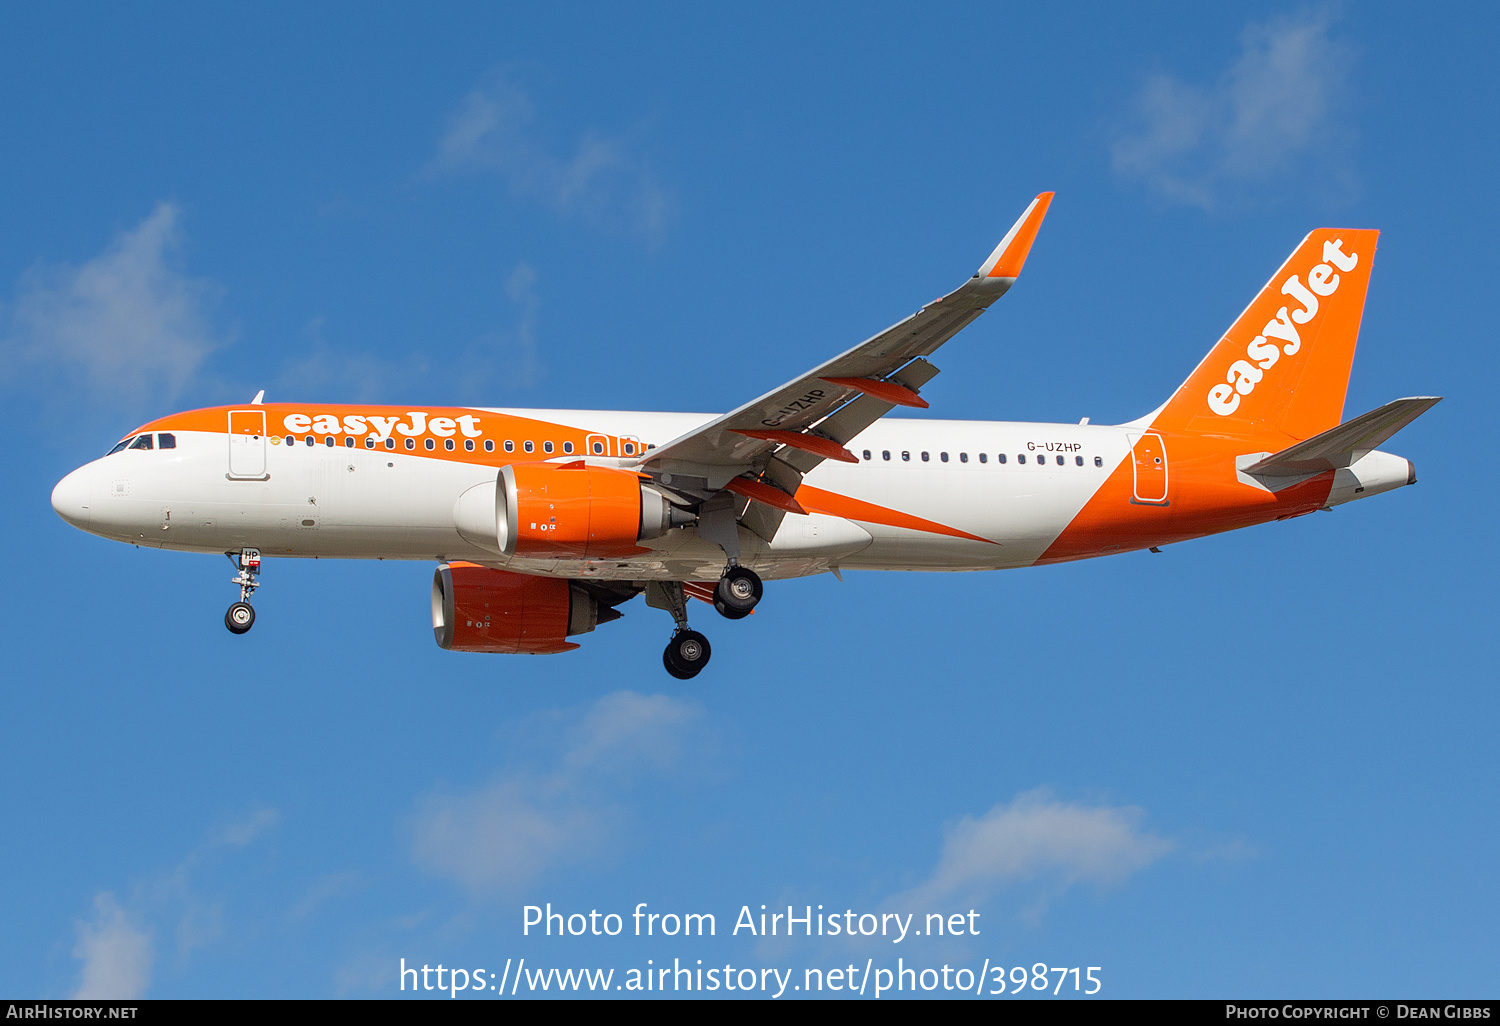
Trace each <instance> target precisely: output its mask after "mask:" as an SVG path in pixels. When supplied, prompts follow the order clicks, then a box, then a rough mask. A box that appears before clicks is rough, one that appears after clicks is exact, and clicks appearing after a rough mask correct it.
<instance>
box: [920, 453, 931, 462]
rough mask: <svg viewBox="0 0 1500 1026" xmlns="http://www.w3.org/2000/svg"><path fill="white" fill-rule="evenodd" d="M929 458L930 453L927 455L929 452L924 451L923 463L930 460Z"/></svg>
mask: <svg viewBox="0 0 1500 1026" xmlns="http://www.w3.org/2000/svg"><path fill="white" fill-rule="evenodd" d="M929 459H930V457H928V455H927V454H926V453H925V452H924V453H923V454H922V462H923V463H926V462H928V461H929Z"/></svg>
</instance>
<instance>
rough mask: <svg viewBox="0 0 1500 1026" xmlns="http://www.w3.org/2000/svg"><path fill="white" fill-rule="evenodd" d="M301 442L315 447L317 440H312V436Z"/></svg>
mask: <svg viewBox="0 0 1500 1026" xmlns="http://www.w3.org/2000/svg"><path fill="white" fill-rule="evenodd" d="M303 441H304V442H306V443H307V444H308V445H316V444H317V441H318V440H317V439H316V438H314V437H313V436H312V435H308V436H307V437H306V438H304V439H303Z"/></svg>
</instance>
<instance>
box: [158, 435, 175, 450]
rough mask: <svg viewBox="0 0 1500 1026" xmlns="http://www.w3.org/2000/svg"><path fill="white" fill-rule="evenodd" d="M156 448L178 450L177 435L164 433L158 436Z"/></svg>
mask: <svg viewBox="0 0 1500 1026" xmlns="http://www.w3.org/2000/svg"><path fill="white" fill-rule="evenodd" d="M156 447H157V448H158V449H175V448H177V436H176V435H169V434H166V433H165V432H164V433H162V434H159V435H157V436H156Z"/></svg>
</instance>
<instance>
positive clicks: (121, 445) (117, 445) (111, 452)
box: [104, 438, 130, 456]
mask: <svg viewBox="0 0 1500 1026" xmlns="http://www.w3.org/2000/svg"><path fill="white" fill-rule="evenodd" d="M129 444H130V439H128V438H127V439H125V441H123V442H116V443H115V447H114V448H113V449H111V450H109V452H107V453H105V454H104V455H106V456H113V455H114V454H115V453H117V452H119V451H120V450H121V449H123V448H125V447H126V446H127V445H129Z"/></svg>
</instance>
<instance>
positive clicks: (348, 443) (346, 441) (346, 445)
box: [344, 435, 354, 449]
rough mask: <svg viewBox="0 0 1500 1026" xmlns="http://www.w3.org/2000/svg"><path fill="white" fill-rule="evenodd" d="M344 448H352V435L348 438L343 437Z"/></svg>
mask: <svg viewBox="0 0 1500 1026" xmlns="http://www.w3.org/2000/svg"><path fill="white" fill-rule="evenodd" d="M344 448H345V449H352V448H354V436H353V435H350V436H349V437H348V438H346V439H344Z"/></svg>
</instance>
